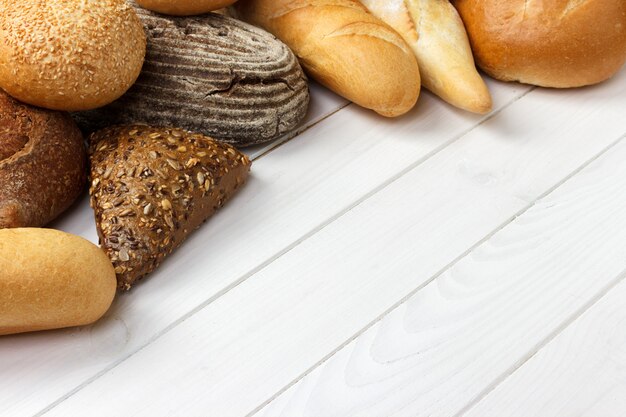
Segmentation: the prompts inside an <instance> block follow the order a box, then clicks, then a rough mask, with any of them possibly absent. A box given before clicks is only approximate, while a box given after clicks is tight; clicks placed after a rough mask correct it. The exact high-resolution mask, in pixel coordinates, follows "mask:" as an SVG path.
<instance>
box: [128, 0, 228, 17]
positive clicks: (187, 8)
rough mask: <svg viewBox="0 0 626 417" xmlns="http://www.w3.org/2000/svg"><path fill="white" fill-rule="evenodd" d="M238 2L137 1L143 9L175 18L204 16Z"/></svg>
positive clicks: (209, 0)
mask: <svg viewBox="0 0 626 417" xmlns="http://www.w3.org/2000/svg"><path fill="white" fill-rule="evenodd" d="M235 1H237V0H137V3H139V5H140V6H141V7H145V8H146V9H150V10H153V11H155V12H158V13H163V14H171V15H175V16H191V15H194V14H202V13H208V12H212V11H213V10H217V9H221V8H222V7H226V6H230V5H231V4H233V3H234V2H235Z"/></svg>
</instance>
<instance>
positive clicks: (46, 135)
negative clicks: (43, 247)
mask: <svg viewBox="0 0 626 417" xmlns="http://www.w3.org/2000/svg"><path fill="white" fill-rule="evenodd" d="M86 172H87V157H86V152H85V145H84V143H83V137H82V134H81V133H80V130H79V129H78V127H77V126H76V124H75V123H74V121H73V120H72V119H71V118H70V116H69V115H68V114H66V113H61V112H55V111H50V110H44V109H40V108H37V107H31V106H28V105H26V104H22V103H20V102H18V101H16V100H14V99H13V98H11V97H10V96H8V95H7V94H6V93H5V92H3V91H2V90H0V229H2V228H11V227H39V226H44V225H46V224H47V223H48V222H50V221H51V220H53V219H54V218H55V217H57V216H58V215H59V214H61V213H62V212H63V211H65V210H66V209H67V208H68V207H69V206H70V205H71V204H72V203H73V202H74V200H76V198H77V197H78V196H79V195H80V193H81V191H82V190H83V188H84V185H85V183H86V176H87V175H86Z"/></svg>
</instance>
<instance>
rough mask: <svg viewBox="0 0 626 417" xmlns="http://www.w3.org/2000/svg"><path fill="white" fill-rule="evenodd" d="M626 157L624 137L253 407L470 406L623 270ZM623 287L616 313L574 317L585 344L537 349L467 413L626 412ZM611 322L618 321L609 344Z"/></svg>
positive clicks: (300, 413)
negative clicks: (312, 368) (319, 362)
mask: <svg viewBox="0 0 626 417" xmlns="http://www.w3.org/2000/svg"><path fill="white" fill-rule="evenodd" d="M625 160H626V139H624V140H622V141H621V143H620V144H619V145H617V146H616V147H615V148H611V149H609V150H608V151H607V153H606V154H604V155H603V156H601V157H600V158H599V159H598V160H597V161H594V162H593V163H592V164H591V165H590V166H589V167H588V168H586V169H585V170H583V171H582V172H581V173H580V174H578V175H576V176H574V177H573V178H571V179H570V180H569V181H567V182H566V183H565V184H564V185H563V186H561V187H559V188H558V189H557V190H556V191H555V192H554V193H552V194H550V195H548V196H547V197H546V198H544V199H542V200H541V201H539V202H537V203H536V204H535V205H534V206H533V207H532V208H530V209H529V210H528V211H527V212H525V213H524V214H523V215H521V216H520V217H518V218H517V219H515V220H514V221H513V222H512V223H511V224H509V225H507V226H506V227H505V228H504V229H503V230H501V231H499V232H498V233H497V234H495V235H494V236H493V237H491V238H490V239H489V240H488V241H486V242H485V243H484V244H482V245H481V246H479V247H478V248H476V249H475V250H474V251H472V252H471V253H470V254H469V255H468V256H466V257H464V258H463V259H462V260H461V261H460V262H458V263H457V264H456V265H454V266H453V267H451V268H450V269H449V270H448V271H446V272H445V273H444V274H443V275H442V276H440V277H438V278H437V279H436V280H435V281H433V282H431V283H430V284H428V285H427V286H426V287H425V288H423V289H422V290H420V291H419V292H417V293H416V294H415V295H414V296H413V297H411V298H410V299H409V300H407V301H406V302H405V303H404V304H402V305H401V306H400V307H398V308H397V309H395V310H393V311H392V312H391V313H390V314H388V315H386V316H385V317H384V318H383V319H382V320H381V321H380V322H378V323H377V324H376V325H375V326H373V327H372V328H370V329H369V330H367V331H366V332H365V333H364V334H362V335H361V336H359V337H358V338H357V339H356V340H354V341H353V342H351V343H350V344H349V345H348V346H346V347H345V348H344V349H342V350H341V351H340V352H338V353H337V354H336V355H334V356H333V357H332V358H331V359H329V360H328V361H327V362H325V363H324V364H323V365H322V366H320V367H318V368H317V369H315V371H314V372H312V373H311V374H310V375H308V376H306V377H305V378H304V380H302V381H301V382H299V383H298V384H297V385H295V386H294V387H292V388H291V389H289V390H288V391H287V392H285V393H284V394H283V395H281V396H280V397H279V398H278V399H277V400H276V401H274V402H272V403H271V404H270V405H269V406H268V407H267V408H266V409H264V410H262V412H259V413H258V415H257V416H258V417H304V416H315V417H330V416H337V417H339V416H342V417H347V416H351V417H352V416H354V417H356V416H394V417H400V416H407V417H408V416H457V415H463V413H462V412H463V410H464V408H465V407H466V406H467V404H472V403H473V402H475V401H476V400H477V399H479V398H480V397H481V395H482V394H483V393H484V392H486V391H488V390H489V389H490V388H491V387H492V386H494V385H496V384H497V383H499V382H500V381H501V380H503V379H505V378H506V377H507V376H509V375H510V374H511V372H512V370H513V369H515V367H517V366H518V365H519V364H521V363H524V362H525V361H526V360H528V358H530V357H532V356H533V355H534V354H535V352H536V351H537V350H538V349H539V348H541V347H542V346H543V345H545V343H546V341H548V340H550V338H552V337H553V336H554V335H555V334H557V333H559V332H560V331H561V329H562V328H564V327H566V326H567V324H569V323H571V322H572V321H574V320H575V318H576V317H578V316H579V315H580V314H581V312H582V311H584V310H585V309H587V308H589V306H590V305H591V304H593V302H595V301H597V300H598V299H599V298H600V297H601V296H602V295H604V294H605V293H606V291H607V290H608V289H610V288H613V285H615V283H616V282H617V281H619V280H623V279H624V275H625V274H626V214H625V212H624V211H625V209H626V192H625V191H624V190H626V164H624V163H623V161H625ZM621 294H622V298H621V300H620V303H621V304H620V305H619V307H618V308H616V307H617V305H615V304H613V305H612V307H613V308H614V310H615V311H614V313H615V314H617V317H611V315H613V314H608V315H607V314H603V313H598V314H596V315H595V316H594V317H595V319H594V320H587V323H588V325H580V324H576V327H578V328H579V329H581V330H582V329H584V330H583V331H587V332H586V333H577V331H576V330H574V331H573V333H574V334H575V337H577V339H576V340H575V341H573V340H571V338H567V337H566V340H564V341H562V342H561V341H558V342H557V343H556V344H555V345H556V346H554V347H552V346H550V347H549V348H548V349H547V350H548V351H550V352H552V353H544V352H543V351H542V352H540V353H539V355H537V356H536V357H535V358H533V359H532V360H531V364H533V365H531V364H529V365H530V366H524V367H522V370H521V372H520V376H517V375H516V374H514V376H513V378H512V379H513V380H514V381H516V382H511V383H509V381H506V382H505V383H504V384H503V385H501V386H500V387H503V391H502V393H499V392H500V391H501V390H500V387H498V388H497V389H496V390H497V391H495V392H494V393H493V394H494V395H493V396H489V397H487V399H486V401H484V403H481V404H480V406H479V407H477V408H476V409H474V410H472V412H471V413H469V414H468V415H467V417H486V416H494V417H496V416H497V417H505V416H519V417H528V416H541V417H548V416H554V417H563V416H579V415H581V416H582V415H585V416H589V417H592V416H594V417H609V416H616V417H617V416H624V415H625V412H626V402H625V401H626V395H624V394H626V385H625V384H624V382H626V367H624V366H622V367H620V363H621V364H623V365H626V362H624V360H625V359H626V345H624V343H626V303H624V300H625V299H626V298H624V295H626V292H624V291H621ZM617 310H620V311H617ZM605 319H609V320H608V321H607V322H604V320H605ZM618 325H621V329H619V330H618ZM589 326H595V327H597V329H594V330H593V331H589V330H590V329H589ZM609 331H613V332H616V334H615V335H614V338H612V339H610V341H609V340H607V337H610V336H609V335H608V333H607V332H609ZM568 332H570V333H572V332H571V331H569V330H568ZM560 338H561V336H559V339H560ZM587 338H589V339H590V340H586V339H587ZM557 340H558V339H557ZM557 346H558V347H557ZM568 355H570V356H568ZM607 355H608V357H607ZM540 358H543V359H540ZM611 359H614V360H616V361H617V363H616V362H612V361H611ZM574 360H576V363H574ZM504 387H509V388H504ZM618 394H619V395H618ZM620 395H621V396H620ZM492 397H493V398H492ZM574 397H579V398H574ZM595 404H598V405H599V406H600V407H601V408H593V407H590V406H592V405H595ZM583 405H584V407H583ZM582 410H584V411H586V413H582V414H581V413H580V411H582ZM589 410H594V412H588V411H589ZM609 410H612V412H608V411H609ZM599 411H602V412H599Z"/></svg>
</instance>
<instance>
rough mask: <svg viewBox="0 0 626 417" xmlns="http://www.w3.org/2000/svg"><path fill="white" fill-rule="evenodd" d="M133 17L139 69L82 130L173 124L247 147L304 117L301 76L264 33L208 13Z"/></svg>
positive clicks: (81, 118)
mask: <svg viewBox="0 0 626 417" xmlns="http://www.w3.org/2000/svg"><path fill="white" fill-rule="evenodd" d="M137 13H138V14H139V16H140V18H141V20H142V21H143V23H144V24H145V26H146V32H147V34H148V53H147V56H146V63H145V65H144V70H143V72H142V74H141V76H140V77H139V79H138V81H137V83H136V84H135V85H134V86H133V87H132V88H131V89H130V91H128V93H126V94H125V95H124V96H123V97H122V98H121V99H119V100H117V101H116V102H115V103H113V104H111V105H110V106H107V107H105V108H103V109H98V110H95V111H92V112H86V113H83V114H79V115H76V118H77V119H76V120H77V121H78V122H79V124H80V125H81V127H82V128H83V129H85V130H87V131H94V130H97V129H101V128H104V127H106V126H110V125H114V124H133V123H144V124H148V125H151V126H176V127H179V128H183V129H185V130H190V131H194V132H200V133H203V134H205V135H208V136H211V137H214V138H215V139H219V140H221V141H224V142H228V143H231V144H234V145H237V146H248V145H254V144H258V143H263V142H268V141H271V140H274V139H276V138H278V137H279V136H282V135H284V134H287V133H289V132H292V131H294V129H296V128H297V127H298V125H299V124H300V122H301V121H302V119H303V118H304V117H305V116H306V112H307V108H308V104H309V90H308V83H307V80H306V77H305V76H304V73H303V72H302V69H301V68H300V65H299V64H298V61H297V59H296V58H295V56H294V55H293V53H292V52H291V51H290V50H289V48H288V47H287V46H286V45H284V44H283V43H282V42H280V41H278V40H277V39H276V38H274V37H273V36H272V35H270V34H269V33H267V32H265V31H263V30H261V29H258V28H255V27H253V26H250V25H248V24H245V23H243V22H240V21H238V20H235V19H230V18H227V17H222V16H216V15H213V14H209V15H204V16H199V17H193V18H181V17H168V16H159V15H157V14H155V13H152V12H149V11H147V10H141V9H138V10H137Z"/></svg>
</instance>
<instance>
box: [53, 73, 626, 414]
mask: <svg viewBox="0 0 626 417" xmlns="http://www.w3.org/2000/svg"><path fill="white" fill-rule="evenodd" d="M625 93H626V73H622V74H621V76H620V77H618V78H616V79H615V80H613V81H612V82H610V83H607V84H604V85H601V86H598V87H596V88H590V89H585V90H579V91H553V90H541V91H539V90H536V91H534V92H532V93H530V94H529V95H527V96H525V97H524V98H522V99H521V100H519V101H517V102H515V103H514V104H512V105H511V106H510V107H508V108H507V109H505V110H504V111H503V112H501V113H500V114H499V115H498V116H497V117H495V118H494V119H491V120H489V121H487V122H485V123H484V124H482V125H481V126H480V127H478V128H477V129H475V130H473V131H472V132H470V133H469V134H467V135H466V136H464V137H463V138H462V139H460V140H458V141H456V142H455V143H453V144H452V145H450V146H448V147H446V148H445V149H444V150H442V151H441V152H439V153H437V154H436V155H434V156H433V157H432V158H430V159H428V160H427V161H425V162H424V163H421V164H417V163H416V166H417V167H416V168H415V169H409V170H408V171H405V172H403V174H406V175H402V176H401V177H400V178H395V179H394V181H392V182H391V183H389V184H387V186H386V187H384V189H382V190H381V191H380V192H378V193H376V194H375V195H373V196H371V197H370V198H368V199H367V200H366V201H364V202H362V203H361V204H359V205H357V206H355V207H353V208H352V209H351V210H349V211H348V212H346V214H345V215H343V216H341V217H340V218H338V219H337V220H336V221H334V222H333V223H331V224H328V225H326V226H325V227H323V229H321V230H320V231H319V232H318V233H316V234H315V235H313V236H312V237H310V238H309V239H307V240H305V241H303V242H301V243H300V244H299V245H297V246H296V247H294V248H293V249H292V250H291V251H289V252H288V253H286V254H284V255H283V256H281V257H280V258H279V259H277V260H276V261H275V262H273V263H271V264H269V265H268V266H267V267H266V268H264V269H262V270H260V271H258V272H257V273H255V274H254V275H253V276H252V277H251V278H250V279H248V280H246V281H245V282H243V283H241V284H240V285H238V286H237V287H236V288H233V290H231V291H230V292H229V293H227V294H225V295H224V296H223V297H220V298H219V299H217V300H215V301H214V302H212V303H210V304H209V305H206V306H205V307H204V308H202V309H197V310H195V311H194V314H193V315H191V316H186V317H185V318H184V320H183V321H181V322H180V323H179V324H178V325H177V326H175V327H173V328H171V330H170V331H168V332H166V333H164V334H163V335H162V336H161V337H160V338H159V339H158V340H155V341H154V342H153V343H151V344H150V345H149V346H147V347H146V348H144V349H142V350H141V351H139V352H137V353H136V354H134V355H133V356H132V357H130V358H128V360H126V361H125V362H123V363H121V364H120V365H119V366H117V367H115V368H114V369H112V370H111V371H110V372H108V373H106V374H105V375H102V376H101V377H99V378H98V379H95V380H93V381H90V383H89V384H87V385H85V386H84V387H81V389H80V390H78V391H77V392H76V393H75V394H73V395H72V396H71V397H70V398H68V399H66V400H65V401H63V402H61V403H60V404H59V405H58V406H56V407H54V408H53V409H51V411H50V412H49V413H47V414H46V415H49V416H63V415H68V414H71V413H72V412H76V411H77V410H81V409H85V408H86V407H91V409H93V413H92V415H93V416H100V415H102V416H104V415H117V414H120V413H126V414H130V415H134V416H144V415H145V416H154V415H168V414H173V413H175V414H178V415H185V416H196V415H198V416H201V415H206V414H207V413H210V414H211V415H219V416H223V417H227V416H238V415H243V414H245V413H249V412H251V411H253V410H254V409H255V408H256V407H258V406H259V405H261V404H263V403H264V402H265V401H266V400H267V399H269V398H272V396H273V395H274V394H275V393H277V392H279V391H280V390H282V389H283V388H284V387H286V386H288V385H289V384H291V383H292V382H293V381H294V380H295V379H297V378H299V377H300V376H301V375H302V374H303V373H305V372H307V371H308V370H309V369H311V367H314V366H315V365H316V364H317V363H318V362H319V361H320V360H322V359H323V358H324V357H326V356H327V355H329V354H332V352H333V351H335V349H337V348H338V347H340V346H341V345H342V344H343V343H345V342H346V341H347V340H349V339H350V338H351V337H353V336H354V335H355V334H358V332H360V331H361V330H362V329H363V328H364V326H367V324H368V323H371V322H372V321H373V320H376V318H377V317H380V316H381V314H384V313H385V312H386V311H389V309H390V308H392V307H393V306H394V305H397V303H398V302H399V301H401V300H402V299H403V298H404V297H406V296H407V294H410V293H411V292H412V291H413V290H415V289H416V288H419V287H420V286H422V285H423V284H424V283H426V282H428V281H429V280H430V279H431V278H432V277H433V276H435V275H436V274H438V272H439V271H441V270H445V269H446V268H447V267H448V266H449V265H450V264H451V263H453V262H454V261H455V260H456V259H458V258H460V257H462V256H463V255H464V254H465V253H467V251H468V250H470V249H471V248H472V247H474V246H475V245H477V244H478V243H480V242H481V241H482V240H483V239H485V238H486V237H488V235H489V233H490V232H491V231H493V230H494V229H497V228H498V227H500V226H501V225H503V224H506V223H507V222H508V221H510V220H511V219H512V218H513V217H515V216H516V215H518V214H519V213H521V212H522V211H523V210H524V209H526V208H527V207H528V206H529V205H530V204H532V203H533V202H534V200H535V199H536V198H539V197H540V196H541V195H542V194H543V193H545V192H547V191H549V190H551V189H552V188H553V187H555V186H557V185H559V184H560V183H561V182H562V181H563V180H564V178H567V177H568V176H569V175H570V174H571V173H572V172H573V171H576V170H577V169H578V168H579V167H580V166H581V165H583V164H585V163H586V162H587V161H589V160H590V159H592V158H594V157H595V155H597V154H598V153H600V152H602V151H603V150H604V149H606V148H607V147H608V146H610V145H611V144H613V143H614V142H615V141H616V140H617V138H618V137H620V136H621V135H623V134H624V131H625V127H624V125H623V123H621V117H622V116H623V114H624V112H625V111H626V102H625V101H624V100H623V99H621V98H619V97H620V95H621V94H625ZM343 113H344V112H342V113H340V114H339V116H341V114H343ZM346 114H347V113H346ZM355 115H358V114H357V113H355ZM522 115H523V117H522ZM336 120H337V119H335V121H336ZM529 120H530V121H532V123H529ZM349 122H350V120H346V123H347V124H349ZM381 125H382V126H384V124H380V123H377V124H375V125H374V126H371V127H370V128H369V129H367V127H369V126H363V124H362V123H359V124H357V125H352V126H343V127H344V128H347V129H346V130H345V132H355V134H358V135H359V137H361V138H362V139H365V138H366V137H368V136H369V135H372V134H374V135H376V137H377V138H379V139H382V138H383V136H380V134H381V133H382V132H381V131H380V130H377V129H376V127H377V126H381ZM326 126H328V123H326ZM395 126H396V125H394V128H393V131H392V132H398V134H399V135H400V134H402V132H404V130H403V129H401V128H397V127H395ZM323 127H324V126H322V128H323ZM600 128H602V130H601V131H602V134H601V135H599V134H598V131H599V130H600ZM396 129H397V130H396ZM322 130H323V129H322ZM339 136H340V135H337V133H336V132H335V135H334V136H333V139H334V140H337V139H338V137H339ZM592 138H593V140H592ZM318 139H319V137H318ZM395 142H396V146H394V147H393V148H392V149H393V154H394V155H395V154H398V152H401V148H402V144H403V143H404V141H403V140H402V139H401V138H396V140H395ZM333 143H334V142H333ZM380 149H381V150H382V148H380ZM282 151H283V152H281V155H283V156H286V157H289V158H290V159H296V158H294V155H289V154H288V152H286V149H284V148H283V149H282ZM387 152H392V151H391V149H387V150H385V152H376V153H374V154H372V155H371V156H372V158H373V159H372V160H371V163H370V164H367V166H368V168H370V172H375V171H376V170H378V169H382V168H383V167H385V166H386V165H385V164H383V163H382V162H383V161H384V160H385V159H386V157H387ZM342 154H343V157H344V158H345V155H347V154H349V153H347V152H346V151H345V150H344V152H343V153H342ZM400 154H402V153H400ZM353 162H354V161H351V163H353ZM363 162H364V161H363V160H362V159H361V160H360V163H363ZM409 168H411V167H409ZM331 178H332V177H331ZM336 180H339V178H336ZM361 182H369V183H371V182H372V180H371V178H368V177H367V176H365V177H361V178H359V181H356V182H353V183H352V184H350V186H348V187H347V188H345V189H344V190H341V189H339V190H338V189H331V190H328V187H332V185H333V182H332V181H326V182H325V183H324V184H323V186H324V187H325V188H326V189H327V191H328V193H327V194H326V195H327V196H328V197H327V199H328V200H332V199H333V198H336V197H338V196H340V195H341V193H340V192H338V191H344V192H348V191H349V190H350V189H352V188H354V187H358V186H359V184H360V183H361ZM139 301H140V300H139ZM145 381H150V384H149V385H145V384H144V383H143V382H145ZM103 392H107V395H106V396H103V395H102V393H103ZM111 399H115V401H111Z"/></svg>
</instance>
